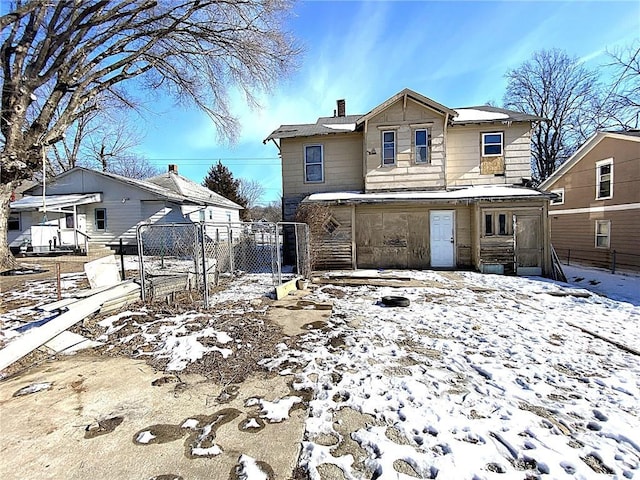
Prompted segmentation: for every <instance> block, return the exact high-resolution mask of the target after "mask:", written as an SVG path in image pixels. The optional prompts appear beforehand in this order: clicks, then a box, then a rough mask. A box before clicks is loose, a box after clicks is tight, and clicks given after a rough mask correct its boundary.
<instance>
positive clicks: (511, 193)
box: [303, 185, 549, 203]
mask: <svg viewBox="0 0 640 480" xmlns="http://www.w3.org/2000/svg"><path fill="white" fill-rule="evenodd" d="M548 197H549V195H548V194H546V193H544V192H540V191H538V190H534V189H532V188H526V187H511V186H505V185H483V186H471V187H462V188H459V189H455V190H453V189H452V190H427V191H411V192H376V193H363V192H332V193H314V194H312V195H309V196H308V197H307V198H305V199H304V200H303V202H344V203H382V202H385V203H392V202H407V201H426V200H436V201H452V200H455V201H459V200H463V201H464V200H469V201H472V200H491V199H504V200H506V199H527V198H537V199H542V198H548Z"/></svg>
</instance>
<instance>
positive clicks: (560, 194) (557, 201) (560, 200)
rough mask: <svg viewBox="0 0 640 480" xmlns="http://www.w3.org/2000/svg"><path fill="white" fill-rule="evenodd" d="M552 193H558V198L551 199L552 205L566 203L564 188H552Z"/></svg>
mask: <svg viewBox="0 0 640 480" xmlns="http://www.w3.org/2000/svg"><path fill="white" fill-rule="evenodd" d="M551 193H555V194H556V198H554V199H552V200H551V205H564V188H557V189H555V190H551Z"/></svg>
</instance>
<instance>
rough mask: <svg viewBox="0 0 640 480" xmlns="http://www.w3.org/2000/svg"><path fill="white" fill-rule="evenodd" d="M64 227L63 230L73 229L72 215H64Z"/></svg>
mask: <svg viewBox="0 0 640 480" xmlns="http://www.w3.org/2000/svg"><path fill="white" fill-rule="evenodd" d="M64 226H65V228H74V223H73V213H65V214H64Z"/></svg>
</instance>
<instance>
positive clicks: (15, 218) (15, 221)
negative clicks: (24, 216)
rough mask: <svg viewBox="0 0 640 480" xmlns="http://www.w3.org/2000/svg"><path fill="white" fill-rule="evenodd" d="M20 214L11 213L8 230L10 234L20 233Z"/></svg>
mask: <svg viewBox="0 0 640 480" xmlns="http://www.w3.org/2000/svg"><path fill="white" fill-rule="evenodd" d="M20 220H21V219H20V213H19V212H18V213H10V214H9V220H8V221H7V229H8V230H9V231H10V232H13V231H20V230H21V228H20Z"/></svg>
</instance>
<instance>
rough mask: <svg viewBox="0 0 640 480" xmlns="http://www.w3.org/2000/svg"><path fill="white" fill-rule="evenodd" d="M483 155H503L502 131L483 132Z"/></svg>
mask: <svg viewBox="0 0 640 480" xmlns="http://www.w3.org/2000/svg"><path fill="white" fill-rule="evenodd" d="M482 156H483V157H498V156H502V132H491V133H483V134H482Z"/></svg>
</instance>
